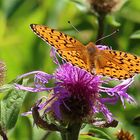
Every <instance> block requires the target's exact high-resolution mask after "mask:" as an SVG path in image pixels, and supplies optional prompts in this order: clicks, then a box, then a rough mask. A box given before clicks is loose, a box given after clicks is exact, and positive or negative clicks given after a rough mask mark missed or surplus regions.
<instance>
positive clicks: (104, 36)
mask: <svg viewBox="0 0 140 140" xmlns="http://www.w3.org/2000/svg"><path fill="white" fill-rule="evenodd" d="M117 32H119V29H117V30H115V31H114V32H112V33H111V34H109V35H106V36H103V37H102V38H100V39H98V40H96V42H95V43H97V42H98V41H100V40H103V39H105V38H108V37H110V36H112V35H114V34H116V33H117Z"/></svg>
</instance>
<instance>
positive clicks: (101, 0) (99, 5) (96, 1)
mask: <svg viewBox="0 0 140 140" xmlns="http://www.w3.org/2000/svg"><path fill="white" fill-rule="evenodd" d="M87 2H88V3H89V4H90V7H91V8H92V9H94V10H95V12H97V13H102V14H107V13H111V12H114V11H117V10H119V9H120V8H121V6H122V5H123V4H124V2H125V1H123V0H87Z"/></svg>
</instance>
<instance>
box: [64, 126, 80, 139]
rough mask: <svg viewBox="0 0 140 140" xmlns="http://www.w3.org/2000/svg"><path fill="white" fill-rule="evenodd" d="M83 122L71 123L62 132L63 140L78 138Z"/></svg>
mask: <svg viewBox="0 0 140 140" xmlns="http://www.w3.org/2000/svg"><path fill="white" fill-rule="evenodd" d="M80 128H81V123H70V124H69V125H68V128H67V131H66V132H65V133H63V132H62V133H61V137H62V140H78V137H79V132H80Z"/></svg>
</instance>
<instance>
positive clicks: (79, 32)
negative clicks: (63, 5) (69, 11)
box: [68, 21, 80, 33]
mask: <svg viewBox="0 0 140 140" xmlns="http://www.w3.org/2000/svg"><path fill="white" fill-rule="evenodd" d="M68 23H69V24H70V25H71V26H72V27H73V29H74V30H75V31H76V32H78V33H80V32H79V31H78V29H77V28H76V27H75V26H74V25H73V24H71V22H70V21H68Z"/></svg>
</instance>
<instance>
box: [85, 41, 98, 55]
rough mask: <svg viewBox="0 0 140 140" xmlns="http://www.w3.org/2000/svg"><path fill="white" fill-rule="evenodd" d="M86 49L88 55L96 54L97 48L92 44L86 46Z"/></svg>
mask: <svg viewBox="0 0 140 140" xmlns="http://www.w3.org/2000/svg"><path fill="white" fill-rule="evenodd" d="M86 48H87V52H88V54H89V55H94V54H96V53H97V52H98V48H97V47H96V46H95V44H94V43H92V42H90V43H89V44H87V46H86Z"/></svg>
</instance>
